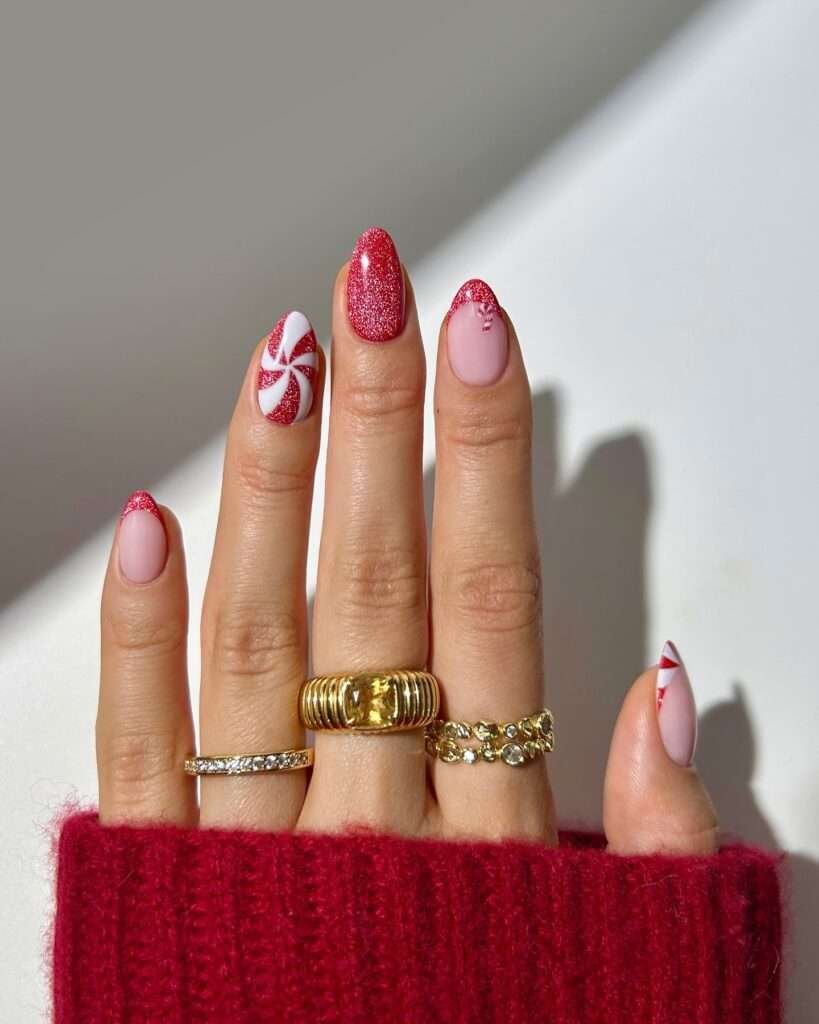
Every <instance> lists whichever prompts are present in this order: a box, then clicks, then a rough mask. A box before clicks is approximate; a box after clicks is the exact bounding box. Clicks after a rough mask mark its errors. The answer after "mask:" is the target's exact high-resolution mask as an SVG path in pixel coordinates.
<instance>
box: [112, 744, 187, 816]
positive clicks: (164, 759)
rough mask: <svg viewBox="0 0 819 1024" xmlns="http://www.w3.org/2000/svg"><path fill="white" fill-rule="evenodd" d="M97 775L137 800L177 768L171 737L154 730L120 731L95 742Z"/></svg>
mask: <svg viewBox="0 0 819 1024" xmlns="http://www.w3.org/2000/svg"><path fill="white" fill-rule="evenodd" d="M98 752H99V753H98V758H99V769H100V775H101V777H103V778H104V779H105V781H106V783H107V784H108V785H109V786H111V787H113V788H114V789H115V790H120V791H124V792H125V793H126V794H127V795H128V798H129V800H131V801H137V800H139V799H140V797H141V796H144V795H145V793H146V792H147V791H151V790H155V789H158V788H161V786H162V784H163V783H164V782H165V781H166V780H168V779H169V778H171V779H172V778H174V777H175V775H177V774H178V772H179V767H180V765H179V757H180V755H179V753H178V751H177V744H176V743H175V741H174V738H173V737H169V736H167V735H164V734H163V733H161V732H159V731H155V732H149V731H145V732H132V733H121V734H118V735H114V736H110V737H108V738H107V739H106V740H105V741H104V742H101V743H99V744H98Z"/></svg>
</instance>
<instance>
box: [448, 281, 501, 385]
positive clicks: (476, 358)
mask: <svg viewBox="0 0 819 1024" xmlns="http://www.w3.org/2000/svg"><path fill="white" fill-rule="evenodd" d="M446 341H447V354H448V355H449V365H450V366H451V367H452V371H453V373H454V374H455V376H456V377H458V378H459V380H462V381H463V382H464V384H474V385H478V386H482V387H486V385H488V384H494V383H495V381H496V380H498V379H499V378H500V376H501V374H502V373H503V371H504V370H505V369H506V363H507V361H508V359H509V339H508V337H507V333H506V321H505V320H504V318H503V314H502V313H501V308H500V305H499V303H498V300H497V298H496V297H495V293H494V292H493V291H492V289H491V288H490V287H489V285H488V284H487V283H486V282H485V281H480V280H478V279H477V278H473V280H471V281H467V282H466V284H464V285H461V287H460V288H459V289H458V291H457V292H456V294H455V298H454V299H453V300H452V305H451V306H450V307H449V312H448V313H447V315H446Z"/></svg>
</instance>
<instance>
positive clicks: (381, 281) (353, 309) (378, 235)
mask: <svg viewBox="0 0 819 1024" xmlns="http://www.w3.org/2000/svg"><path fill="white" fill-rule="evenodd" d="M404 301H405V296H404V271H403V268H402V267H401V260H400V258H399V256H398V250H397V249H396V248H395V242H393V240H392V238H390V236H389V234H388V233H387V232H386V231H385V230H384V229H383V228H367V230H366V231H365V232H364V234H363V235H361V237H360V238H359V239H358V241H357V242H356V243H355V248H354V249H353V254H352V256H351V257H350V267H349V270H348V272H347V315H348V317H349V318H350V323H351V324H352V325H353V330H354V331H355V332H356V334H357V335H358V336H359V337H360V338H363V339H364V340H365V341H391V340H392V339H393V338H397V337H398V335H399V334H400V333H401V331H402V330H403V329H404Z"/></svg>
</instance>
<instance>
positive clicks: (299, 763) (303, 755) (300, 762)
mask: <svg viewBox="0 0 819 1024" xmlns="http://www.w3.org/2000/svg"><path fill="white" fill-rule="evenodd" d="M312 763H313V748H312V747H304V748H300V749H298V750H275V751H273V752H272V753H270V754H214V755H213V756H212V757H188V758H186V760H185V774H186V775H254V774H255V773H257V772H294V771H298V769H299V768H309V767H310V765H311V764H312Z"/></svg>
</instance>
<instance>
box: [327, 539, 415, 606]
mask: <svg viewBox="0 0 819 1024" xmlns="http://www.w3.org/2000/svg"><path fill="white" fill-rule="evenodd" d="M337 579H338V581H339V589H340V591H341V593H342V595H343V596H342V600H341V602H340V606H341V607H342V608H344V609H345V610H347V611H349V612H353V613H364V614H365V615H369V614H371V613H372V612H374V611H378V612H379V613H381V614H385V613H386V614H390V613H392V612H398V613H401V614H402V615H406V614H408V613H413V612H417V611H420V610H421V609H423V607H424V605H425V601H426V573H425V570H424V567H423V565H422V563H421V562H420V560H419V558H418V554H417V552H416V551H413V550H410V549H402V548H384V549H372V548H364V547H362V548H358V549H355V550H354V551H352V552H351V553H350V554H349V555H348V557H347V558H346V559H343V560H341V561H340V562H339V564H338V566H337Z"/></svg>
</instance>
